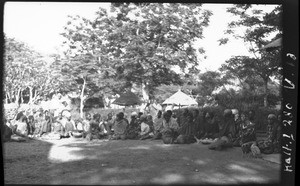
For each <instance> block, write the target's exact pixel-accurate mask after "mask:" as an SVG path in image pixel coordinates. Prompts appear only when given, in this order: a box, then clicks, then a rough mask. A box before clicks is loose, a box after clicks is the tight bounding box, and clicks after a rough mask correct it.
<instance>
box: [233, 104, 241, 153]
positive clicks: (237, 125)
mask: <svg viewBox="0 0 300 186" xmlns="http://www.w3.org/2000/svg"><path fill="white" fill-rule="evenodd" d="M232 113H233V115H234V134H233V139H232V144H233V146H234V147H240V146H241V134H242V131H241V119H240V116H239V111H238V110H237V109H232Z"/></svg>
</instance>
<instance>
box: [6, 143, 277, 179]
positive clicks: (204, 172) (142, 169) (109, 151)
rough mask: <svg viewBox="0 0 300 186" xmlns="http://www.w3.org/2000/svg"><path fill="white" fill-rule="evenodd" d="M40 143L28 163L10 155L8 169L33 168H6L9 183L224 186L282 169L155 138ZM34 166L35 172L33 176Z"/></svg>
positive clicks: (234, 153) (236, 154)
mask: <svg viewBox="0 0 300 186" xmlns="http://www.w3.org/2000/svg"><path fill="white" fill-rule="evenodd" d="M36 143H38V144H39V145H37V144H36V147H39V148H38V149H39V152H38V153H37V156H36V157H34V154H35V153H33V152H32V153H28V154H27V156H26V158H27V159H29V162H28V163H26V160H25V159H26V158H25V156H23V155H20V157H19V158H21V160H19V159H17V158H18V156H14V157H9V156H7V155H6V159H5V162H6V164H7V166H9V165H11V166H12V165H13V166H12V167H15V168H19V169H23V170H24V168H22V167H21V165H25V166H28V167H26V169H28V170H27V171H19V170H18V171H19V172H18V171H17V172H16V173H13V171H12V170H11V169H12V168H6V169H7V170H9V171H8V172H7V174H12V175H7V178H9V179H6V180H10V181H9V182H6V183H28V184H35V183H40V184H80V185H86V184H101V185H102V184H103V185H107V184H115V185H120V184H126V185H132V184H151V185H152V184H198V185H199V184H201V185H202V184H203V185H205V184H222V185H223V184H242V183H247V184H250V183H251V184H253V183H257V184H265V183H269V184H270V183H278V182H279V181H280V177H279V176H280V166H279V165H277V164H271V163H268V162H266V161H264V160H261V159H252V158H243V157H242V154H241V151H240V149H237V148H234V149H228V150H226V151H221V152H217V151H211V150H208V149H207V146H204V145H199V144H190V145H165V144H162V142H161V141H150V140H145V141H141V140H125V141H92V142H86V141H80V140H74V141H67V140H66V141H63V140H60V141H59V142H55V143H54V144H52V143H48V142H43V141H39V142H36ZM33 144H34V143H33ZM33 144H31V146H32V145H33ZM26 145H30V144H26ZM26 145H25V146H26ZM31 149H32V148H31ZM19 150H20V149H18V153H21V152H20V151H19ZM10 161H13V162H10ZM24 161H25V162H24ZM33 161H35V162H34V163H33ZM20 162H22V163H20ZM30 165H32V166H30ZM30 167H31V168H33V169H34V171H31V172H30V171H29V169H30ZM22 172H23V173H22ZM16 175H17V179H14V178H13V176H16ZM39 175H40V176H39ZM18 176H19V177H18ZM28 177H29V178H28ZM41 178H44V179H41ZM30 181H31V182H30Z"/></svg>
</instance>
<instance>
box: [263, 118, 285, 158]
mask: <svg viewBox="0 0 300 186" xmlns="http://www.w3.org/2000/svg"><path fill="white" fill-rule="evenodd" d="M267 120H268V125H267V139H266V140H261V141H258V147H259V149H260V150H261V152H262V153H263V154H272V153H279V152H280V141H281V126H280V123H279V122H278V120H277V118H276V116H275V114H269V115H268V119H267Z"/></svg>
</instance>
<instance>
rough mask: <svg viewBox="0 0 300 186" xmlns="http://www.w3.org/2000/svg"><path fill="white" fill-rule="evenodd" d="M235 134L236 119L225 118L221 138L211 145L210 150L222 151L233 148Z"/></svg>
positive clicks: (221, 127)
mask: <svg viewBox="0 0 300 186" xmlns="http://www.w3.org/2000/svg"><path fill="white" fill-rule="evenodd" d="M233 134H234V119H233V118H232V117H224V119H223V122H221V123H220V126H219V138H218V139H217V140H216V141H215V142H213V143H211V144H210V145H209V146H208V148H209V149H210V150H222V149H223V148H225V147H226V148H227V147H232V137H233Z"/></svg>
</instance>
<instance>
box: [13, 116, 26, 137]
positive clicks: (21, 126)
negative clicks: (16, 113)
mask: <svg viewBox="0 0 300 186" xmlns="http://www.w3.org/2000/svg"><path fill="white" fill-rule="evenodd" d="M27 123H28V121H27V117H26V116H25V115H23V116H21V118H20V119H19V120H18V121H17V122H16V123H15V125H16V130H15V134H17V135H18V136H21V137H27V136H28V124H27Z"/></svg>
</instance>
